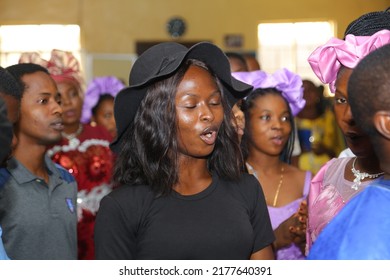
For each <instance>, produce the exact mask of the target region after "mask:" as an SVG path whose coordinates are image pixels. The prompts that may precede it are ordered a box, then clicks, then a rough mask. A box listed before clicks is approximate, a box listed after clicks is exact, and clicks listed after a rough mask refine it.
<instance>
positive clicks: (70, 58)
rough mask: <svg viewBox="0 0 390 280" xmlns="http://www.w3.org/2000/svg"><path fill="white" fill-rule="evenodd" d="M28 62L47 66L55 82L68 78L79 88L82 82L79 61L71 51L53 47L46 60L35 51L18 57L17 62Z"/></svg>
mask: <svg viewBox="0 0 390 280" xmlns="http://www.w3.org/2000/svg"><path fill="white" fill-rule="evenodd" d="M28 62H30V63H35V64H39V65H41V66H43V67H45V68H47V70H48V71H49V73H50V75H51V76H52V77H53V79H54V80H55V81H57V82H61V81H64V80H68V81H71V82H74V83H76V85H77V86H79V87H80V88H82V86H83V84H84V82H83V78H82V76H81V70H80V65H79V62H78V61H77V59H76V58H75V57H74V55H73V54H72V53H71V52H67V51H61V50H56V49H54V50H52V51H51V57H50V59H49V60H48V61H47V60H44V59H42V58H41V56H40V55H39V53H37V52H26V53H23V54H22V55H21V56H20V58H19V63H28Z"/></svg>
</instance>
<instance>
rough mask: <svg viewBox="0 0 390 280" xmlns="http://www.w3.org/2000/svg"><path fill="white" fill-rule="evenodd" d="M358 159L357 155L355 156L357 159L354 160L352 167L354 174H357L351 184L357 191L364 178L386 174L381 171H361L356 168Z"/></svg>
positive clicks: (373, 177)
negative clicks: (374, 172)
mask: <svg viewBox="0 0 390 280" xmlns="http://www.w3.org/2000/svg"><path fill="white" fill-rule="evenodd" d="M356 159H357V157H355V159H354V160H353V162H352V169H351V171H352V173H353V175H354V176H355V179H353V185H352V186H351V189H353V190H355V191H357V190H358V188H359V186H360V184H361V183H362V180H364V179H365V178H370V179H375V178H378V177H379V176H381V175H383V174H384V172H380V173H377V174H368V173H367V172H360V170H358V169H356V168H355V163H356Z"/></svg>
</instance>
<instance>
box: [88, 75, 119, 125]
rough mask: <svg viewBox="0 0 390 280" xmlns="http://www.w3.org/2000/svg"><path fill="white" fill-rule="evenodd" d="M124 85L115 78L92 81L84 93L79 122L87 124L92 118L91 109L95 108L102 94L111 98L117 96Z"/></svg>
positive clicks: (109, 77)
mask: <svg viewBox="0 0 390 280" xmlns="http://www.w3.org/2000/svg"><path fill="white" fill-rule="evenodd" d="M124 87H125V85H124V84H123V83H122V82H121V81H120V80H119V79H118V78H116V77H113V76H107V77H97V78H95V79H93V80H92V82H91V83H90V84H89V85H88V87H87V90H86V91H85V97H84V103H83V111H82V115H81V122H83V123H88V122H90V120H91V117H92V108H93V107H95V106H96V104H97V103H98V101H99V98H100V96H101V95H103V94H110V95H111V96H112V97H114V98H115V96H116V95H117V94H118V92H119V91H120V90H121V89H123V88H124Z"/></svg>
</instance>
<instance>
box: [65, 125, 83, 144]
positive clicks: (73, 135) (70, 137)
mask: <svg viewBox="0 0 390 280" xmlns="http://www.w3.org/2000/svg"><path fill="white" fill-rule="evenodd" d="M82 131H83V125H82V124H81V123H80V124H79V128H78V129H77V131H76V132H75V133H69V134H68V133H65V132H62V133H61V135H62V137H64V138H66V139H68V141H69V146H70V147H72V148H75V147H77V146H78V145H79V144H80V140H79V139H77V136H79V135H80V133H81V132H82Z"/></svg>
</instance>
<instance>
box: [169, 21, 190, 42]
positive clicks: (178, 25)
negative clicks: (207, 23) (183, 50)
mask: <svg viewBox="0 0 390 280" xmlns="http://www.w3.org/2000/svg"><path fill="white" fill-rule="evenodd" d="M186 28H187V26H186V23H185V21H184V19H182V18H180V17H174V18H171V19H170V20H169V21H168V23H167V31H168V33H169V35H171V37H172V38H179V37H181V36H182V35H183V34H184V33H185V31H186Z"/></svg>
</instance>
